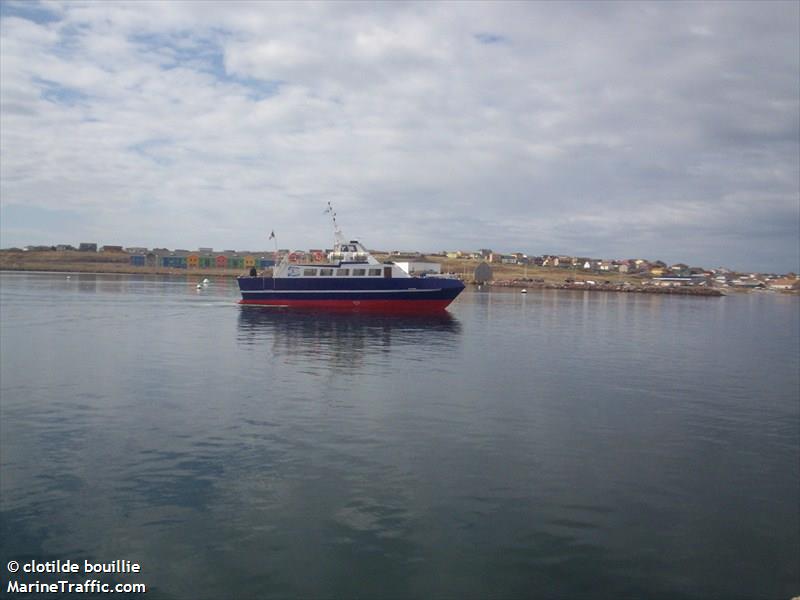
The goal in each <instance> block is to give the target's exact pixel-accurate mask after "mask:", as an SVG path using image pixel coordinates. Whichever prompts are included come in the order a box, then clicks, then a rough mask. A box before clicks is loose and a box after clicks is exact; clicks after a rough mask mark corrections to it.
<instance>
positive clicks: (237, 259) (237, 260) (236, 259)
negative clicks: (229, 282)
mask: <svg viewBox="0 0 800 600" xmlns="http://www.w3.org/2000/svg"><path fill="white" fill-rule="evenodd" d="M228 268H229V269H244V256H229V257H228Z"/></svg>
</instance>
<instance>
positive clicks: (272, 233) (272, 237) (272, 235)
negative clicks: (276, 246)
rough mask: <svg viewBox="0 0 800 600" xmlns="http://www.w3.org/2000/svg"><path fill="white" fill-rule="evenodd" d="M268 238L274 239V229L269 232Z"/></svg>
mask: <svg viewBox="0 0 800 600" xmlns="http://www.w3.org/2000/svg"><path fill="white" fill-rule="evenodd" d="M269 239H271V240H274V239H275V230H274V229H273V230H272V232H271V233H270V234H269Z"/></svg>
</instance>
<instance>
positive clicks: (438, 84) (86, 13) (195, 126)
mask: <svg viewBox="0 0 800 600" xmlns="http://www.w3.org/2000/svg"><path fill="white" fill-rule="evenodd" d="M329 201H330V202H331V203H332V204H333V206H334V208H335V210H336V212H337V215H338V221H339V224H340V226H341V229H342V231H343V233H344V235H345V236H346V237H348V238H351V239H359V240H361V241H362V242H363V243H364V244H365V245H366V246H367V247H369V248H375V249H382V250H419V251H424V252H435V251H441V250H477V249H479V248H492V249H494V250H495V251H500V252H516V251H519V252H525V253H528V254H530V255H540V254H567V255H578V256H589V257H594V258H606V259H613V258H646V259H651V260H656V259H659V260H663V261H665V262H667V263H670V264H671V263H675V262H684V263H687V264H690V265H692V266H705V267H716V266H727V267H729V268H736V269H741V270H752V271H764V272H787V271H794V272H798V271H800V3H798V2H795V1H789V2H769V1H767V2H763V1H762V2H752V3H750V2H743V1H734V2H724V1H719V2H687V3H683V2H653V3H650V2H641V3H638V2H618V3H603V2H587V3H582V2H555V3H548V2H518V3H517V2H486V3H482V2H463V3H460V2H423V3H414V2H401V3H391V2H385V3H368V2H359V3H347V2H323V3H312V2H304V3H291V2H275V3H270V2H243V3H236V2H220V3H215V2H199V3H194V2H188V1H186V2H146V1H136V2H130V3H126V2H79V1H74V2H41V3H37V2H14V1H7V0H2V2H1V3H0V246H1V247H10V246H25V245H29V244H61V243H66V244H73V245H77V244H78V243H80V242H97V243H99V244H101V245H102V244H109V245H123V246H146V247H155V246H159V247H163V246H166V247H168V248H185V249H195V248H197V247H200V246H205V247H213V248H215V249H220V250H221V249H237V250H261V249H267V250H268V249H271V248H272V247H273V242H272V241H270V240H269V239H268V237H269V234H270V232H271V231H274V232H275V235H276V238H277V241H278V245H279V246H280V247H282V248H297V249H300V248H305V249H307V248H320V247H330V246H331V244H332V242H333V234H332V229H331V225H330V222H329V217H328V215H326V214H324V211H325V208H326V206H327V202H329Z"/></svg>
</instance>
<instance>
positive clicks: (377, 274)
mask: <svg viewBox="0 0 800 600" xmlns="http://www.w3.org/2000/svg"><path fill="white" fill-rule="evenodd" d="M380 275H381V270H380V269H370V270H369V276H370V277H380Z"/></svg>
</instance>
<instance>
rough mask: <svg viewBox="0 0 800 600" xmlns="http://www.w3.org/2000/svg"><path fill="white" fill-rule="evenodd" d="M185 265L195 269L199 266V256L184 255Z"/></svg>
mask: <svg viewBox="0 0 800 600" xmlns="http://www.w3.org/2000/svg"><path fill="white" fill-rule="evenodd" d="M186 266H187V267H188V268H189V269H196V268H197V267H199V266H200V256H199V255H198V254H194V253H192V254H190V255H189V256H187V257H186Z"/></svg>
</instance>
